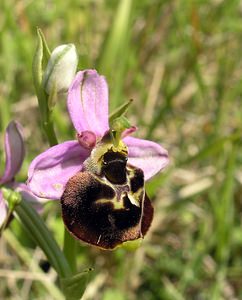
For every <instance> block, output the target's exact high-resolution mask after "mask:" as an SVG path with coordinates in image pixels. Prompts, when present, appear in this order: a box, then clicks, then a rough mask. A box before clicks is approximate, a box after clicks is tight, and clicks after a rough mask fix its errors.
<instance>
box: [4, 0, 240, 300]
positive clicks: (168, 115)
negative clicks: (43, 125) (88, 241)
mask: <svg viewBox="0 0 242 300" xmlns="http://www.w3.org/2000/svg"><path fill="white" fill-rule="evenodd" d="M0 8H1V9H0V20H1V31H0V38H1V45H0V68H1V72H0V90H1V93H0V129H1V132H3V129H4V128H6V125H7V123H8V122H9V120H10V119H17V120H18V121H20V122H21V123H22V124H23V126H24V129H25V132H24V133H25V138H26V145H27V149H28V155H27V158H26V161H25V164H24V168H23V169H22V170H21V173H20V175H19V179H20V180H22V181H24V180H25V179H26V174H27V169H28V165H29V163H30V161H31V160H32V159H33V158H34V156H35V155H37V154H38V153H40V152H41V151H42V150H44V149H46V148H47V147H48V144H47V141H46V139H45V137H43V136H42V134H41V131H40V128H39V123H40V116H39V112H38V110H37V100H36V99H35V96H34V85H33V82H32V78H31V65H32V57H33V53H34V51H35V49H36V28H37V27H40V28H41V30H42V31H43V33H44V35H45V37H46V40H47V41H48V45H49V46H50V49H53V48H54V47H56V46H57V45H59V44H64V43H74V44H75V45H76V47H77V50H78V52H79V68H97V69H98V70H99V71H100V72H102V73H103V74H104V75H105V76H106V77H107V79H108V83H109V88H110V103H111V108H112V111H113V110H115V108H117V107H119V106H120V105H122V104H123V103H126V101H127V100H128V99H131V98H132V99H134V101H133V104H132V106H130V108H129V110H128V113H127V117H128V119H129V121H130V122H131V125H137V126H138V127H139V131H138V132H137V135H138V136H139V137H141V138H149V139H152V140H155V141H157V142H159V143H161V144H162V145H164V147H165V148H167V149H168V151H169V155H170V159H171V164H170V167H169V168H168V169H167V170H165V171H164V173H162V174H159V175H157V176H156V177H155V178H154V179H152V180H151V181H150V182H148V183H147V193H148V194H149V195H150V197H151V199H152V201H153V204H154V207H155V214H154V221H153V225H152V228H151V230H150V232H149V233H148V235H147V236H146V238H145V239H144V241H143V243H142V245H141V246H140V247H139V248H138V249H137V250H136V251H135V252H129V251H126V250H125V249H122V248H121V249H118V250H116V251H114V252H104V251H101V250H96V249H93V248H91V247H89V246H84V245H81V246H79V245H78V246H77V249H76V250H77V251H78V270H79V271H81V270H83V269H84V268H85V267H87V266H95V272H93V273H94V276H93V278H92V280H91V281H90V283H89V284H88V285H87V287H89V296H88V295H87V296H86V298H85V299H95V300H96V299H97V300H99V299H105V300H107V299H114V298H115V299H128V300H129V299H131V300H133V299H141V300H157V299H165V300H166V299H167V300H169V299H172V300H173V299H214V300H216V299H218V300H220V299H239V298H241V297H242V288H241V278H242V262H241V247H242V238H241V230H242V228H241V219H242V218H241V207H242V202H241V201H242V200H241V193H242V189H241V182H242V173H241V163H242V146H241V135H242V110H241V97H242V83H241V78H242V71H241V70H242V58H241V39H242V26H241V3H240V1H237V0H235V1H209V0H206V1H202V0H198V1H178V0H174V1H168V0H144V1H138V0H133V1H131V0H130V1H128V0H127V1H126V0H124V1H109V0H103V1H97V0H85V1H78V0H71V1H64V0H58V1H57V0H52V1H45V0H40V1H32V2H31V1H25V0H23V1H15V0H3V1H1V3H0ZM53 124H54V125H55V130H56V132H57V135H58V140H60V141H64V140H67V139H72V138H73V137H74V130H73V128H72V127H71V124H70V122H69V119H68V115H67V113H66V103H65V97H64V96H63V97H62V98H61V97H60V98H59V99H58V101H57V105H56V107H55V109H54V111H53ZM1 137H2V136H1ZM1 146H2V143H1ZM0 155H1V163H2V161H3V159H2V154H0ZM44 218H45V220H46V224H47V225H48V226H49V225H51V226H50V227H51V229H52V231H53V234H55V235H58V236H59V231H60V228H59V224H61V220H60V218H61V217H60V210H59V206H58V203H57V202H56V203H53V204H50V205H47V207H46V208H45V211H44ZM13 225H14V226H13ZM16 226H18V225H17V224H16V223H14V224H12V227H16ZM9 233H10V231H6V233H4V234H3V238H2V240H1V241H0V242H1V243H2V244H3V247H2V249H3V250H4V251H5V256H6V257H7V258H8V259H6V260H5V259H3V260H0V268H1V270H5V269H6V270H10V269H11V270H13V271H12V272H13V274H14V276H15V277H14V276H13V275H12V276H13V277H11V282H10V281H9V280H8V277H7V276H10V275H9V273H8V272H6V273H4V271H3V272H2V273H1V277H2V278H1V286H0V295H1V297H3V298H4V299H17V297H18V298H21V299H58V296H56V295H58V290H57V291H54V292H53V293H50V290H53V289H52V288H50V287H49V285H48V283H47V280H48V281H49V283H52V284H53V278H52V277H53V276H52V275H53V270H51V271H50V272H49V273H46V274H45V273H43V274H42V273H41V274H42V275H41V276H42V277H34V276H35V275H36V274H35V273H34V272H36V270H37V269H35V270H33V268H32V267H31V263H30V261H27V260H26V255H25V256H24V259H23V255H22V254H21V253H22V251H24V250H25V248H24V247H23V245H22V244H21V243H20V245H18V247H17V248H16V247H13V246H11V245H12V240H11V239H10V238H9V235H8V234H9ZM15 234H18V238H19V237H20V239H19V240H20V241H21V235H23V241H25V242H24V244H25V245H26V244H28V243H26V239H27V237H26V236H25V235H24V232H23V231H21V230H19V231H18V232H17V233H15ZM13 237H14V236H13ZM13 237H12V238H13ZM40 238H41V236H40ZM28 250H29V253H32V254H33V257H34V258H35V257H36V259H35V263H36V261H37V262H38V261H40V260H41V259H45V257H44V256H43V254H41V255H40V254H39V252H38V249H35V248H33V245H32V247H31V248H30V249H28ZM53 259H54V258H53ZM26 261H27V262H26ZM57 262H58V260H57ZM23 268H24V269H25V270H26V273H28V272H29V273H30V274H31V276H32V277H33V278H35V279H33V281H29V279H28V278H27V277H26V278H25V277H24V276H23V277H20V273H18V272H19V270H22V269H23ZM38 272H39V269H38ZM51 272H52V273H51ZM11 274H12V273H11ZM18 276H19V277H18ZM26 276H27V275H26ZM45 276H46V277H45ZM51 276H52V277H51ZM43 277H45V278H47V280H44V279H43ZM36 278H37V279H36ZM49 278H50V279H49ZM51 278H52V279H51ZM51 280H52V281H51ZM28 286H29V288H28ZM26 290H27V291H28V293H27V296H26ZM92 293H94V294H92ZM28 295H29V296H28ZM28 297H29V298H28ZM88 297H89V298H88ZM59 299H60V298H59Z"/></svg>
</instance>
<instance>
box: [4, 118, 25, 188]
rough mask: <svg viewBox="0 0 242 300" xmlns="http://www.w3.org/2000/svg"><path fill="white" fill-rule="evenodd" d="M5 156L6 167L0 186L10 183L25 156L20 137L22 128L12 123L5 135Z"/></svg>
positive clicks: (14, 122) (21, 137)
mask: <svg viewBox="0 0 242 300" xmlns="http://www.w3.org/2000/svg"><path fill="white" fill-rule="evenodd" d="M5 155H6V165H5V172H4V174H3V177H2V178H1V179H0V184H3V183H6V182H8V181H11V180H12V179H13V177H14V176H15V175H16V173H18V171H19V170H20V168H21V166H22V162H23V159H24V155H25V150H24V142H23V136H22V126H21V125H20V124H19V123H18V122H16V121H12V122H10V123H9V125H8V127H7V129H6V133H5Z"/></svg>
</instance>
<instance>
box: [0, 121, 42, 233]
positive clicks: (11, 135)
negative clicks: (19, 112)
mask: <svg viewBox="0 0 242 300" xmlns="http://www.w3.org/2000/svg"><path fill="white" fill-rule="evenodd" d="M24 156H25V148H24V142H23V135H22V126H21V125H20V124H19V123H18V122H16V121H12V122H10V123H9V125H8V127H7V129H6V133H5V157H6V164H5V170H4V173H3V176H2V177H0V186H3V185H4V186H6V187H9V188H11V189H14V190H15V191H17V192H19V193H20V194H21V195H22V196H23V197H24V199H25V200H27V201H29V202H32V203H33V204H38V203H39V201H40V199H39V198H38V197H36V196H35V195H33V194H32V193H31V192H30V190H29V189H28V187H27V186H26V184H24V183H19V182H16V181H15V180H14V177H15V175H16V174H17V173H18V172H19V170H20V168H21V166H22V163H23V160H24ZM6 216H7V205H6V202H5V199H4V197H3V193H2V191H1V190H0V227H1V225H2V224H3V223H4V221H5V218H6Z"/></svg>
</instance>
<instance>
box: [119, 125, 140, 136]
mask: <svg viewBox="0 0 242 300" xmlns="http://www.w3.org/2000/svg"><path fill="white" fill-rule="evenodd" d="M137 130H138V128H137V127H136V126H131V127H130V128H128V129H125V130H124V131H123V133H122V139H124V138H125V137H126V136H129V135H131V134H133V133H134V132H135V131H137Z"/></svg>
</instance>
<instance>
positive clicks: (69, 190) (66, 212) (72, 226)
mask: <svg viewBox="0 0 242 300" xmlns="http://www.w3.org/2000/svg"><path fill="white" fill-rule="evenodd" d="M128 169H129V172H131V173H130V174H132V175H131V177H130V180H131V185H130V186H128V185H127V184H122V185H115V184H114V185H110V184H108V183H107V181H105V180H103V178H102V177H101V176H100V177H99V176H94V175H93V174H92V173H90V172H87V171H85V172H78V173H77V174H76V175H74V176H73V177H72V178H71V179H70V180H69V181H68V183H67V185H66V188H65V191H64V193H63V195H62V197H61V206H62V217H63V220H64V223H65V225H66V227H67V229H68V230H69V231H70V233H71V234H72V235H73V236H74V237H75V238H76V239H79V240H82V241H84V242H86V243H88V244H92V245H94V246H96V247H98V248H101V249H104V250H113V249H115V248H117V247H118V246H120V245H122V244H123V243H125V242H127V241H131V240H137V239H140V238H143V237H144V235H145V234H146V233H147V231H148V229H149V227H150V224H151V222H152V219H153V207H152V204H151V202H150V200H149V198H148V197H147V195H146V194H145V195H144V193H145V191H144V189H143V186H144V175H143V171H142V170H141V169H137V168H135V167H132V166H128ZM126 188H128V189H126ZM130 188H131V190H130ZM116 189H118V190H119V191H118V193H117V190H116ZM140 189H141V190H140ZM80 194H81V195H82V196H81V197H80ZM123 197H124V198H123ZM130 197H132V198H133V200H131V198H130ZM134 197H136V198H135V199H137V200H138V201H139V205H137V204H135V203H134V202H133V201H135V200H134ZM117 205H118V206H117Z"/></svg>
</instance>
